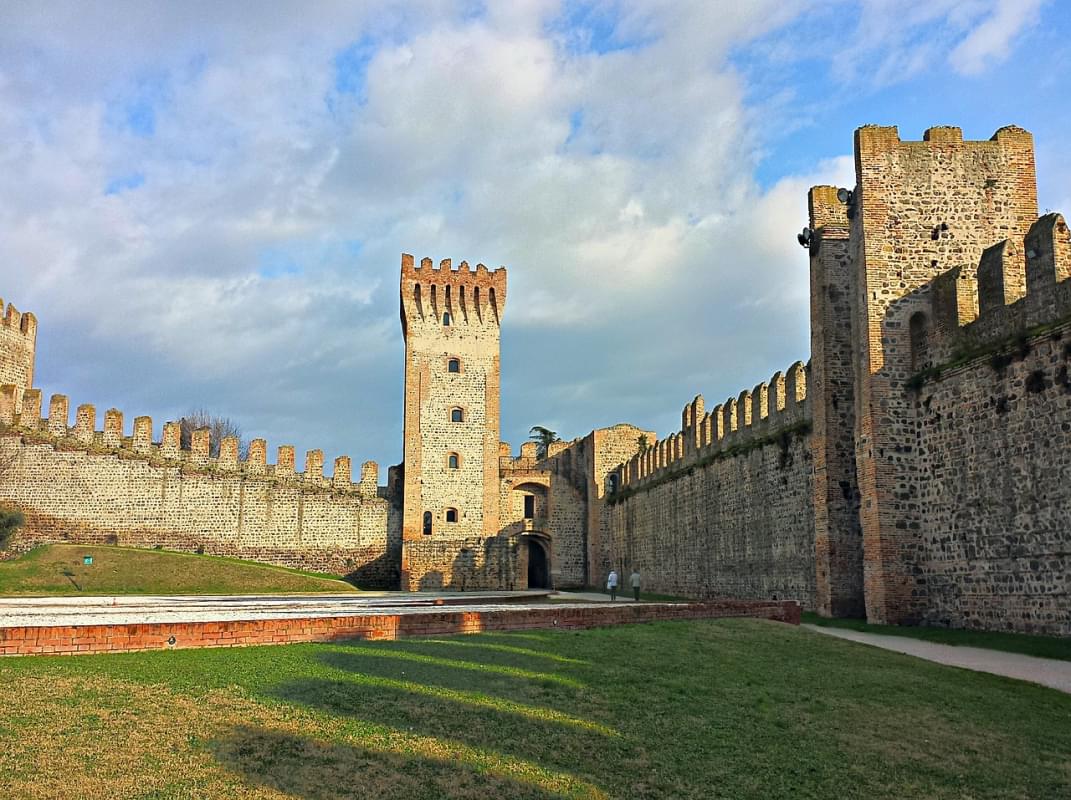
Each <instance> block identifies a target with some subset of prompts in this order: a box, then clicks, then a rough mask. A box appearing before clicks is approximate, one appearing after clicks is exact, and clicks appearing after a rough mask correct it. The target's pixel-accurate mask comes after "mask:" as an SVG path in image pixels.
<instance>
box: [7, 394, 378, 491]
mask: <svg viewBox="0 0 1071 800" xmlns="http://www.w3.org/2000/svg"><path fill="white" fill-rule="evenodd" d="M14 389H15V387H14V386H12V385H11V384H5V385H3V386H0V423H3V424H5V425H8V426H11V427H12V428H14V429H15V430H16V431H17V432H19V433H20V434H22V436H23V439H24V440H25V441H26V442H27V443H28V444H48V445H51V446H53V447H54V448H56V449H57V450H75V451H77V450H82V451H86V452H89V453H93V454H97V455H101V456H115V457H118V458H121V459H143V460H146V461H149V462H150V463H154V464H156V465H158V466H178V467H180V468H181V469H182V470H183V471H187V472H200V473H205V474H208V475H220V476H226V475H235V476H242V477H246V478H261V479H264V480H271V481H274V482H276V483H292V484H294V485H295V486H298V487H301V488H306V489H308V488H313V489H324V490H326V489H330V490H333V491H342V492H354V493H356V494H357V495H358V496H360V497H361V498H362V499H371V498H374V497H376V496H377V492H378V481H379V466H378V465H377V464H376V462H374V461H366V462H365V463H364V464H363V465H362V467H361V475H360V482H359V483H357V484H354V483H353V482H352V479H351V473H352V468H351V460H350V458H349V456H340V457H338V458H336V459H335V469H334V475H333V476H332V477H331V478H325V477H324V474H323V463H324V455H323V451H322V450H309V451H308V452H307V453H306V454H305V471H304V472H303V473H302V472H297V471H295V453H294V447H293V446H292V445H281V446H280V447H279V448H278V449H277V451H276V460H275V463H274V464H268V463H267V452H268V444H267V442H266V441H265V440H264V439H253V440H252V441H251V442H250V443H249V448H248V452H247V454H246V456H245V458H244V459H243V458H241V457H240V454H239V444H240V443H239V440H238V438H237V437H234V436H228V437H225V438H224V439H223V440H222V441H221V442H220V445H219V454H218V455H216V456H213V455H211V437H210V434H209V430H208V429H207V428H202V429H200V430H196V431H193V432H192V435H191V437H190V439H191V441H190V447H189V449H184V448H183V447H182V446H181V437H182V431H181V426H180V424H179V423H178V422H165V423H164V424H163V428H162V429H161V435H160V439H159V440H158V441H154V440H153V421H152V418H151V417H146V416H142V417H136V418H135V419H134V421H133V425H132V427H131V429H130V433H129V435H127V434H126V432H125V430H124V415H123V412H121V411H119V410H118V409H115V408H111V409H108V410H107V411H106V412H105V413H104V420H103V423H104V424H103V428H99V427H98V425H97V421H98V416H97V409H96V407H95V406H93V405H91V404H88V403H87V404H83V405H80V406H78V408H77V409H76V411H75V421H74V425H73V426H70V425H69V422H70V401H69V399H68V397H67V396H66V395H62V394H54V395H52V397H51V398H50V399H49V405H48V416H47V417H43V416H42V396H41V390H40V389H29V390H27V391H26V392H25V393H24V395H23V402H22V409H21V411H16V409H15V404H14V393H15V392H14Z"/></svg>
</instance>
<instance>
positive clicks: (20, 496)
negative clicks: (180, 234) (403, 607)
mask: <svg viewBox="0 0 1071 800" xmlns="http://www.w3.org/2000/svg"><path fill="white" fill-rule="evenodd" d="M27 401H28V402H27V407H26V408H24V410H23V413H21V414H18V415H15V416H14V417H10V416H9V417H7V418H6V419H4V420H3V423H4V425H5V431H4V435H3V436H0V462H2V463H3V464H5V468H4V469H3V470H0V502H3V503H4V504H5V505H13V506H15V507H17V508H20V509H22V510H23V511H24V512H25V514H26V518H27V522H26V525H25V526H24V528H23V529H22V530H21V531H20V532H19V534H18V535H17V538H16V540H15V541H14V543H13V548H12V549H13V550H14V551H15V552H20V551H25V550H27V549H29V548H31V547H33V546H36V545H38V544H45V543H52V542H62V541H71V542H86V543H105V544H107V543H110V544H119V545H128V546H134V547H163V548H167V549H173V550H185V551H196V552H204V553H207V554H211V555H221V556H233V557H237V558H246V559H253V560H257V561H263V562H266V563H271V564H278V565H280V566H288V567H295V568H301V569H309V570H315V571H321V572H329V573H333V574H336V575H341V576H347V577H350V578H351V579H353V580H355V581H357V582H358V583H360V584H361V585H363V586H370V587H373V586H374V587H393V586H394V585H396V583H397V576H398V570H399V561H400V533H399V531H398V530H397V527H392V526H391V524H390V522H389V518H390V517H391V516H392V513H391V512H392V509H391V506H390V503H389V502H388V500H386V499H384V498H382V497H379V496H378V488H377V486H376V483H377V468H376V465H375V464H374V463H372V462H368V463H367V464H365V465H364V468H363V469H362V474H361V482H360V483H359V484H353V483H351V482H350V461H349V459H348V458H340V459H338V460H337V461H336V462H335V474H334V477H333V478H331V479H327V478H324V477H323V469H322V467H323V455H322V453H321V452H320V451H311V452H310V453H309V454H308V457H307V461H306V471H305V472H304V473H296V472H295V471H294V454H293V448H290V447H281V448H279V456H278V460H277V463H276V464H274V465H268V464H267V463H266V458H265V453H266V447H265V443H264V442H263V440H255V441H254V442H252V443H251V444H250V447H249V456H248V458H247V459H246V460H245V461H239V460H238V446H237V445H238V443H237V440H234V439H230V440H224V443H223V447H222V448H221V453H220V456H219V457H217V458H212V457H209V442H208V438H207V431H205V432H199V433H195V434H194V449H193V450H192V451H184V450H181V449H180V448H179V427H178V425H177V424H176V423H168V424H167V425H165V426H164V432H163V438H162V440H161V442H160V443H159V444H154V443H153V442H152V441H151V430H152V421H151V420H149V419H148V418H147V417H139V418H138V420H137V421H136V423H135V430H134V435H132V436H124V435H123V430H122V416H121V415H120V414H119V412H117V411H115V410H112V411H109V412H108V414H107V416H106V424H105V430H104V431H97V430H95V427H96V426H95V418H96V413H95V410H94V409H93V408H92V406H81V407H79V409H78V421H77V423H76V425H75V426H74V428H68V427H67V402H66V398H64V397H62V396H55V397H53V399H52V402H51V404H50V414H49V417H48V418H47V419H41V418H40V415H39V413H35V412H37V411H38V410H39V407H40V393H39V392H38V391H36V390H34V391H32V392H29V393H27ZM396 525H397V522H396V521H395V526H396Z"/></svg>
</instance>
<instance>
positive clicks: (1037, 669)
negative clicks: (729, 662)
mask: <svg viewBox="0 0 1071 800" xmlns="http://www.w3.org/2000/svg"><path fill="white" fill-rule="evenodd" d="M803 627H804V628H807V629H808V630H812V631H814V632H816V633H824V634H825V635H826V636H836V637H837V638H838V639H849V640H851V641H853V642H860V643H862V644H869V645H873V646H874V647H881V648H883V649H885V650H894V651H896V652H897V653H904V654H906V655H909V656H915V657H916V658H924V659H926V660H927V661H936V662H937V663H938V664H948V665H949V666H952V667H962V668H963V669H972V670H974V671H975V672H989V673H991V674H993V675H1003V676H1005V677H1007V678H1015V679H1016V680H1020V681H1029V682H1031V683H1040V684H1041V685H1042V686H1048V687H1050V688H1052V689H1058V690H1059V691H1061V692H1068V693H1069V694H1071V661H1060V660H1057V659H1055V658H1037V657H1035V656H1024V655H1021V654H1020V653H1005V652H1003V651H1002V650H986V649H983V648H981V647H961V646H959V645H950V644H937V643H936V642H927V641H924V640H922V639H911V638H909V637H907V636H884V635H882V634H878V633H863V632H862V631H853V630H847V629H844V628H824V627H821V626H818V625H804V626H803Z"/></svg>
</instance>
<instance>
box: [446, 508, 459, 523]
mask: <svg viewBox="0 0 1071 800" xmlns="http://www.w3.org/2000/svg"><path fill="white" fill-rule="evenodd" d="M446 521H447V522H457V509H456V508H448V509H446Z"/></svg>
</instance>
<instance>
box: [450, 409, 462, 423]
mask: <svg viewBox="0 0 1071 800" xmlns="http://www.w3.org/2000/svg"><path fill="white" fill-rule="evenodd" d="M450 421H451V422H464V421H465V411H464V409H461V408H451V409H450Z"/></svg>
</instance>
